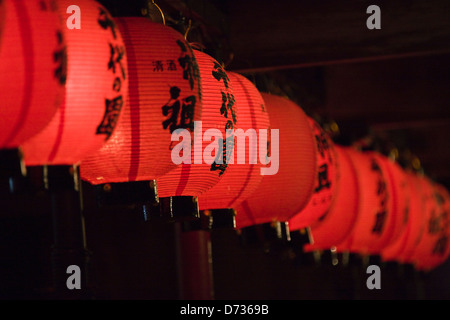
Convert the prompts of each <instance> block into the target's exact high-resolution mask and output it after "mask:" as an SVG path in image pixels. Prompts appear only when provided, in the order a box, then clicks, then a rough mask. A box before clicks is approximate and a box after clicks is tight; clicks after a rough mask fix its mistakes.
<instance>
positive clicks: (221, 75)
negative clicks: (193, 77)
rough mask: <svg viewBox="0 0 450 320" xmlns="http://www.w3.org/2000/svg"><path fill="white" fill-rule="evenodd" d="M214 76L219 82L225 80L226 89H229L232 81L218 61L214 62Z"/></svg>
mask: <svg viewBox="0 0 450 320" xmlns="http://www.w3.org/2000/svg"><path fill="white" fill-rule="evenodd" d="M212 75H213V77H214V78H215V79H216V80H217V81H220V80H223V84H224V85H225V88H227V89H228V82H229V81H230V79H229V78H228V75H227V73H226V72H225V70H223V68H222V66H221V65H220V64H219V63H218V62H217V61H215V62H214V70H213V71H212Z"/></svg>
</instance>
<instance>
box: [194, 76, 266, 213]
mask: <svg viewBox="0 0 450 320" xmlns="http://www.w3.org/2000/svg"><path fill="white" fill-rule="evenodd" d="M228 78H229V79H230V81H231V83H232V84H233V92H234V98H235V102H236V104H235V106H236V112H237V114H238V115H239V119H238V122H237V128H236V131H235V148H234V152H233V154H232V157H233V163H232V164H231V163H230V164H228V167H227V170H226V172H225V173H224V174H223V177H222V178H221V179H220V181H219V183H218V184H216V185H215V186H213V187H212V188H211V189H209V190H208V191H207V192H205V193H203V194H202V195H201V196H199V198H198V202H199V208H200V210H206V209H225V208H234V207H235V206H236V205H238V204H239V203H241V202H242V201H243V200H245V199H246V198H247V197H248V196H249V195H250V194H251V193H252V192H253V191H254V190H255V189H256V187H257V186H258V185H259V183H260V182H261V180H262V177H263V176H262V175H261V167H263V166H265V165H263V164H262V163H261V162H260V161H259V160H258V142H259V141H258V133H259V129H265V130H267V129H268V128H269V125H270V123H269V117H268V114H267V112H266V108H265V105H264V100H263V98H262V96H261V94H260V92H259V91H258V89H257V88H256V87H255V86H254V85H253V84H252V83H251V82H250V81H249V80H248V79H247V78H245V77H244V76H242V75H240V74H237V73H234V72H229V73H228ZM247 133H248V135H249V138H246V136H245V134H247Z"/></svg>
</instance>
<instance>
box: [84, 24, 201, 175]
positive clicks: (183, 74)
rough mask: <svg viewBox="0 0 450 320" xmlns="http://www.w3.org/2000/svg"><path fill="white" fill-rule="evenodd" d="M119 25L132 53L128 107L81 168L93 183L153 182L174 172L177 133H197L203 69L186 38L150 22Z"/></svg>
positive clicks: (129, 59)
mask: <svg viewBox="0 0 450 320" xmlns="http://www.w3.org/2000/svg"><path fill="white" fill-rule="evenodd" d="M117 24H118V26H119V29H120V32H121V33H122V35H123V38H124V42H125V45H126V50H127V57H128V73H129V88H130V89H129V104H128V105H127V106H126V107H125V108H124V110H123V111H122V115H121V119H120V121H119V123H118V125H117V127H116V129H115V130H114V133H113V134H112V136H111V138H110V139H109V141H108V142H107V143H106V144H105V145H104V146H103V147H102V148H101V149H100V150H99V151H98V152H96V153H95V154H94V155H93V156H91V157H88V158H87V159H85V160H84V161H83V163H82V165H81V176H82V179H84V180H87V181H89V182H90V183H92V184H100V183H108V182H127V181H137V180H141V181H143V180H154V179H156V178H158V177H160V176H162V175H164V174H166V173H167V172H169V171H170V170H171V169H174V168H175V167H176V165H175V163H174V162H173V161H172V159H171V148H172V147H173V142H172V141H171V135H172V132H173V131H174V130H175V129H182V128H184V129H187V130H189V132H193V124H194V123H193V121H194V118H196V117H197V118H196V119H198V118H199V114H200V111H201V101H200V81H199V80H200V79H199V74H198V65H197V62H196V59H195V57H194V55H193V52H192V49H191V48H190V46H189V44H188V43H187V42H186V41H185V39H184V38H183V36H182V35H181V34H180V33H179V32H177V31H175V30H174V29H172V28H170V27H167V26H164V25H162V24H158V23H154V22H151V21H150V20H148V19H147V18H119V19H117ZM186 115H188V117H186ZM197 115H198V116H197ZM105 163H107V164H108V165H105Z"/></svg>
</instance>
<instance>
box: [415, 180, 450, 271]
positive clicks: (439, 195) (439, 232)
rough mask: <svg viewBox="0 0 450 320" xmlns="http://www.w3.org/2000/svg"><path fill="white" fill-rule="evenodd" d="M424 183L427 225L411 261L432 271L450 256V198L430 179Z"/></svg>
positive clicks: (420, 268)
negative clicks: (449, 242)
mask: <svg viewBox="0 0 450 320" xmlns="http://www.w3.org/2000/svg"><path fill="white" fill-rule="evenodd" d="M422 183H425V184H428V186H426V187H425V190H426V192H427V194H426V200H427V205H426V209H427V210H426V212H425V213H426V223H425V228H424V230H423V233H422V236H421V237H420V241H419V243H418V244H417V246H416V247H415V248H414V251H413V253H412V256H411V258H410V261H411V262H412V263H413V264H414V265H415V267H416V268H417V269H419V270H431V269H432V268H435V267H436V266H438V265H439V264H441V263H442V262H443V261H445V259H446V258H447V257H448V255H449V250H450V249H449V244H448V241H449V237H450V233H449V232H450V228H449V224H450V217H449V209H450V208H449V199H450V198H449V196H448V191H447V190H446V189H445V188H444V187H442V186H440V185H438V184H435V183H433V182H432V181H430V180H429V179H425V180H422Z"/></svg>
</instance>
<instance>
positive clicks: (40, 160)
mask: <svg viewBox="0 0 450 320" xmlns="http://www.w3.org/2000/svg"><path fill="white" fill-rule="evenodd" d="M71 4H73V2H71V1H66V0H61V1H58V2H57V5H58V11H59V14H60V16H61V20H62V24H63V26H64V28H63V36H64V39H65V40H66V50H67V82H66V95H65V101H64V102H63V104H62V105H61V106H60V108H59V109H58V111H57V113H56V114H55V115H54V117H53V119H52V120H51V122H50V123H49V125H48V126H47V127H46V128H45V129H44V130H43V131H42V132H40V133H39V134H38V135H36V136H35V137H33V138H32V139H31V140H29V141H27V142H26V143H25V144H24V146H23V149H24V152H25V163H26V164H27V165H29V166H33V165H44V164H47V165H68V164H76V163H78V162H79V161H81V160H82V159H83V158H85V157H86V156H87V155H89V154H91V153H93V152H94V151H96V150H97V149H99V148H100V147H101V146H102V145H103V144H104V143H105V141H106V140H107V139H108V138H109V137H110V135H111V134H112V132H113V130H114V127H115V125H116V123H117V121H118V118H119V115H120V111H121V109H122V107H123V105H124V104H125V103H126V101H127V95H128V93H127V92H128V72H127V59H126V54H125V46H124V43H123V41H122V37H121V34H120V32H119V29H118V28H117V27H116V25H115V23H114V21H113V19H112V17H111V15H110V14H109V13H108V12H107V10H106V9H105V8H104V7H103V6H101V5H100V4H99V3H98V2H96V1H93V0H80V1H77V6H78V7H79V8H80V12H81V25H80V27H81V29H69V28H68V27H67V26H66V19H67V18H68V17H69V16H68V15H67V13H66V10H67V7H69V6H70V5H71ZM37 25H38V24H37ZM37 29H39V28H37ZM47 91H48V89H47Z"/></svg>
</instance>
